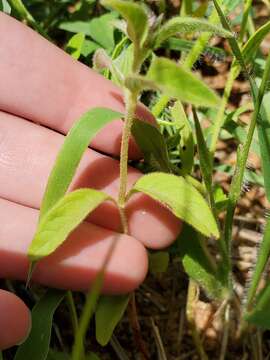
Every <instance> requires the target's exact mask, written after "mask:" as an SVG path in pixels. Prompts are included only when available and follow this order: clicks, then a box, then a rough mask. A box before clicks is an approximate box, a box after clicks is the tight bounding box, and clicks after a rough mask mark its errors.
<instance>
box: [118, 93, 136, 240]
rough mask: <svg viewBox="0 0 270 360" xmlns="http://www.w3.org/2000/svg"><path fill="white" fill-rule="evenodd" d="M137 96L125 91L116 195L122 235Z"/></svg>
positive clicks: (124, 222)
mask: <svg viewBox="0 0 270 360" xmlns="http://www.w3.org/2000/svg"><path fill="white" fill-rule="evenodd" d="M137 96H138V94H137V92H131V91H130V90H126V94H125V101H126V115H125V123H124V129H123V134H122V143H121V154H120V187H119V194H118V206H119V209H120V215H121V219H122V224H123V228H124V229H123V230H124V233H127V232H128V227H127V222H126V218H125V213H124V208H125V203H126V193H127V175H128V148H129V139H130V135H131V128H132V123H133V118H134V114H135V109H136V104H137Z"/></svg>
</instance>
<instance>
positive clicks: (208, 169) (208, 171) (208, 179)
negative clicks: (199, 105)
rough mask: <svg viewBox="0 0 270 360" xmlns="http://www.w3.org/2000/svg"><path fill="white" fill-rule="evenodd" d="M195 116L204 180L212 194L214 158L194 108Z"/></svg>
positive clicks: (209, 192)
mask: <svg viewBox="0 0 270 360" xmlns="http://www.w3.org/2000/svg"><path fill="white" fill-rule="evenodd" d="M193 117H194V123H195V130H196V138H197V147H198V153H199V159H200V168H201V172H202V175H203V180H204V183H205V186H206V188H207V191H208V194H211V192H212V168H213V166H212V159H211V155H210V152H209V150H208V148H207V145H206V142H205V139H204V136H203V132H202V128H201V124H200V121H199V119H198V116H197V113H196V111H195V109H193Z"/></svg>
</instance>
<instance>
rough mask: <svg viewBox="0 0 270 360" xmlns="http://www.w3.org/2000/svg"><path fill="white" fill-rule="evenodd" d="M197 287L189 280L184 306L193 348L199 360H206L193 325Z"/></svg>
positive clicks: (194, 324)
mask: <svg viewBox="0 0 270 360" xmlns="http://www.w3.org/2000/svg"><path fill="white" fill-rule="evenodd" d="M198 291H199V288H198V285H197V284H196V283H195V281H193V280H192V279H190V280H189V285H188V294H187V305H186V316H187V321H188V323H189V326H190V330H191V334H192V338H193V341H194V344H195V347H196V349H197V351H198V354H199V356H200V359H202V360H208V356H207V355H206V353H205V351H204V348H203V345H202V342H201V339H200V335H199V333H198V330H197V328H196V323H195V314H194V309H195V306H196V303H197V300H198Z"/></svg>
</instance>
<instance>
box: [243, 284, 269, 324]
mask: <svg viewBox="0 0 270 360" xmlns="http://www.w3.org/2000/svg"><path fill="white" fill-rule="evenodd" d="M269 306H270V283H269V282H268V283H267V285H266V286H265V288H264V289H263V290H262V291H261V292H260V293H259V295H258V297H257V301H256V305H255V307H254V308H253V310H252V311H251V312H250V313H247V314H246V315H245V319H246V320H247V321H248V322H250V323H252V324H254V325H256V326H258V327H260V328H263V329H270V311H269Z"/></svg>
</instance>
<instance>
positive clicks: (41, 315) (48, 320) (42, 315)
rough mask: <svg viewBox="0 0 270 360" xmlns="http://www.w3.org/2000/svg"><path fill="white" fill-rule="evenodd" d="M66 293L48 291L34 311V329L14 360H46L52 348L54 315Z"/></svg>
mask: <svg viewBox="0 0 270 360" xmlns="http://www.w3.org/2000/svg"><path fill="white" fill-rule="evenodd" d="M64 296H65V292H63V291H58V290H48V291H47V293H46V294H45V295H44V296H43V297H42V298H41V299H40V300H39V302H38V303H37V304H36V305H35V306H34V308H33V310H32V329H31V332H30V334H29V337H28V338H27V340H26V341H25V342H24V343H23V344H22V345H21V346H20V347H19V348H18V350H17V352H16V356H15V358H14V360H26V359H38V360H46V359H47V355H48V352H49V347H50V340H51V331H52V321H53V315H54V312H55V310H56V309H57V307H58V306H59V304H60V303H61V301H62V300H63V298H64Z"/></svg>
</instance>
